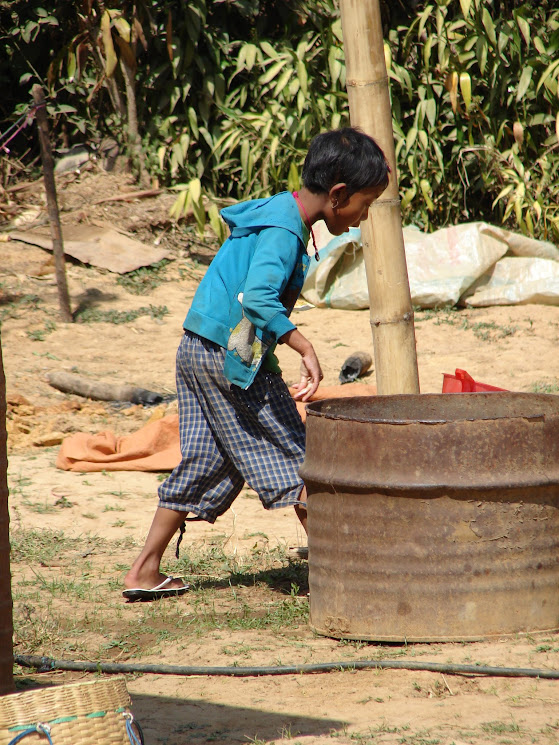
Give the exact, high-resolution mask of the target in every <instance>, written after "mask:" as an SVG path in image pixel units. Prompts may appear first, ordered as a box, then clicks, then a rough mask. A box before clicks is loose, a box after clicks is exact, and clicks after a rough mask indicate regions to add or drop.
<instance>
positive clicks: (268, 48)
mask: <svg viewBox="0 0 559 745" xmlns="http://www.w3.org/2000/svg"><path fill="white" fill-rule="evenodd" d="M260 49H261V50H262V51H263V52H264V53H265V54H267V55H268V57H270V59H278V57H279V55H278V53H277V52H276V50H275V49H274V47H273V46H272V45H271V44H270V42H268V41H261V42H260Z"/></svg>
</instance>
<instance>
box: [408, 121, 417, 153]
mask: <svg viewBox="0 0 559 745" xmlns="http://www.w3.org/2000/svg"><path fill="white" fill-rule="evenodd" d="M416 139H417V127H410V129H409V132H408V134H407V136H406V154H407V153H409V151H410V150H411V149H412V147H413V145H414V143H415V141H416Z"/></svg>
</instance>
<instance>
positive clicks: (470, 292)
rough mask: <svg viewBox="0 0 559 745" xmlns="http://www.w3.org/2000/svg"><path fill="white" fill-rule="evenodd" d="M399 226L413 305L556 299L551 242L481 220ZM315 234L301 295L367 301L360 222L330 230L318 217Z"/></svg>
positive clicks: (555, 255)
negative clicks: (315, 249)
mask: <svg viewBox="0 0 559 745" xmlns="http://www.w3.org/2000/svg"><path fill="white" fill-rule="evenodd" d="M403 234H404V244H405V251H406V260H407V265H408V277H409V283H410V292H411V297H412V303H413V305H415V306H417V307H420V308H432V307H436V306H444V305H455V304H457V303H459V302H460V303H464V304H467V305H480V306H481V305H510V304H515V303H529V302H538V303H547V304H556V305H559V249H557V247H555V246H554V245H553V244H552V243H548V242H545V241H537V240H535V239H533V238H526V237H525V236H522V235H518V234H516V233H511V232H510V231H507V230H504V229H502V228H498V227H496V226H493V225H489V224H488V223H485V222H475V223H465V224H463V225H457V226H455V227H450V228H443V229H441V230H437V231H435V232H434V233H422V232H421V231H420V230H418V229H417V228H414V227H405V228H404V229H403ZM315 235H316V238H317V243H318V245H319V246H323V248H321V249H320V261H319V262H318V263H316V262H314V261H311V266H310V269H309V273H308V275H307V279H306V281H305V285H304V287H303V292H302V294H303V297H304V298H305V299H306V300H307V301H308V302H310V303H313V305H316V306H319V307H331V308H342V309H347V310H355V309H362V308H368V307H369V293H368V288H367V279H366V274H365V264H364V260H363V251H362V247H361V232H360V230H359V228H350V230H349V231H348V232H347V233H344V234H343V235H341V236H332V235H330V233H328V231H327V229H326V227H325V225H324V224H323V223H319V224H318V225H317V226H316V228H315ZM511 254H512V255H513V256H512V257H511V258H509V257H510V255H511ZM505 256H507V258H506V259H505V258H504V257H505ZM501 262H504V264H501ZM511 262H512V263H511Z"/></svg>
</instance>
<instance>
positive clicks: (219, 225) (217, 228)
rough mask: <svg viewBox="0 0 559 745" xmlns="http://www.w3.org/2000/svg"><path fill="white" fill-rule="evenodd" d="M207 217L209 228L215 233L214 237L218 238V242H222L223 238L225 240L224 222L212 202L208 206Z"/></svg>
mask: <svg viewBox="0 0 559 745" xmlns="http://www.w3.org/2000/svg"><path fill="white" fill-rule="evenodd" d="M208 217H209V220H210V226H211V229H212V230H213V231H214V233H215V234H216V237H217V239H218V240H219V242H220V243H223V242H224V240H225V233H226V230H225V223H224V222H223V220H222V219H221V215H220V214H219V210H218V208H217V206H216V205H215V204H214V203H213V202H212V204H210V206H209V209H208Z"/></svg>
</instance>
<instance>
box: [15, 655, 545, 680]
mask: <svg viewBox="0 0 559 745" xmlns="http://www.w3.org/2000/svg"><path fill="white" fill-rule="evenodd" d="M14 662H15V663H16V664H18V665H21V666H22V667H34V668H37V669H38V671H39V672H49V671H50V670H79V671H86V672H93V673H97V672H99V673H156V674H158V675H208V676H218V675H221V676H230V677H238V678H246V677H251V676H254V677H258V676H260V675H299V674H307V673H329V672H335V671H341V670H367V669H369V668H376V669H391V670H426V671H428V672H433V673H448V674H449V675H489V676H493V677H505V678H548V679H551V680H556V679H559V670H538V669H535V668H530V667H528V668H522V667H490V666H488V665H453V664H447V663H441V662H414V661H412V660H356V661H355V662H323V663H320V664H317V665H279V666H277V667H189V666H183V665H135V664H122V663H115V662H75V661H73V660H53V659H51V658H50V657H37V656H33V655H16V656H15V658H14Z"/></svg>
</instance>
